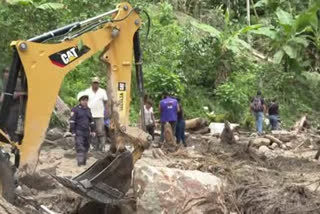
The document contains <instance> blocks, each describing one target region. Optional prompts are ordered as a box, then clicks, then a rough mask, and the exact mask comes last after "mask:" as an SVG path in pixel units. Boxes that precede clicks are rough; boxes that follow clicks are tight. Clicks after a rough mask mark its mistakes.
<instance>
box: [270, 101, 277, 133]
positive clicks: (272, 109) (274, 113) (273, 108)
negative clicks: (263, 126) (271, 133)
mask: <svg viewBox="0 0 320 214" xmlns="http://www.w3.org/2000/svg"><path fill="white" fill-rule="evenodd" d="M268 114H269V121H270V124H271V129H272V130H277V129H278V117H279V105H278V104H277V103H276V99H273V100H272V101H271V103H270V105H269V108H268Z"/></svg>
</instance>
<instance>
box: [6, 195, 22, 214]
mask: <svg viewBox="0 0 320 214" xmlns="http://www.w3.org/2000/svg"><path fill="white" fill-rule="evenodd" d="M0 213H1V214H24V213H25V212H23V211H22V210H20V209H18V208H17V207H15V206H13V205H12V204H10V203H9V202H7V201H6V200H5V199H4V198H2V197H1V196H0Z"/></svg>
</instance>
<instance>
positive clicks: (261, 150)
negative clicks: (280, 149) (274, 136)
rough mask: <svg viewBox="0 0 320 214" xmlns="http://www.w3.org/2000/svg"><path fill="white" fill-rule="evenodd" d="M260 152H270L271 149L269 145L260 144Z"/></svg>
mask: <svg viewBox="0 0 320 214" xmlns="http://www.w3.org/2000/svg"><path fill="white" fill-rule="evenodd" d="M259 152H261V153H262V154H266V153H269V152H270V149H269V148H268V147H267V146H260V147H259Z"/></svg>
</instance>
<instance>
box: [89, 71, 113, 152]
mask: <svg viewBox="0 0 320 214" xmlns="http://www.w3.org/2000/svg"><path fill="white" fill-rule="evenodd" d="M99 84H100V79H99V77H94V78H92V85H91V87H90V88H88V89H87V90H86V91H85V92H86V93H87V94H88V96H89V102H88V106H89V108H90V109H91V113H92V117H93V119H94V123H95V125H96V134H97V138H98V145H96V148H95V149H97V150H100V151H103V150H104V148H105V144H106V133H105V129H104V111H105V108H106V106H107V100H108V96H107V92H106V90H105V89H102V88H100V87H99Z"/></svg>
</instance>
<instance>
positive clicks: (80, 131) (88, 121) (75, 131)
mask: <svg viewBox="0 0 320 214" xmlns="http://www.w3.org/2000/svg"><path fill="white" fill-rule="evenodd" d="M77 98H78V100H79V105H77V106H76V107H74V108H73V109H72V110H71V118H70V131H71V133H72V135H73V136H75V141H76V152H77V162H78V166H81V165H86V161H87V154H88V151H89V148H90V143H89V138H90V135H92V136H94V135H95V132H94V129H95V126H94V122H93V118H92V114H91V110H90V108H89V107H88V98H89V96H88V95H87V94H85V93H84V92H80V93H79V94H78V96H77Z"/></svg>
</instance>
